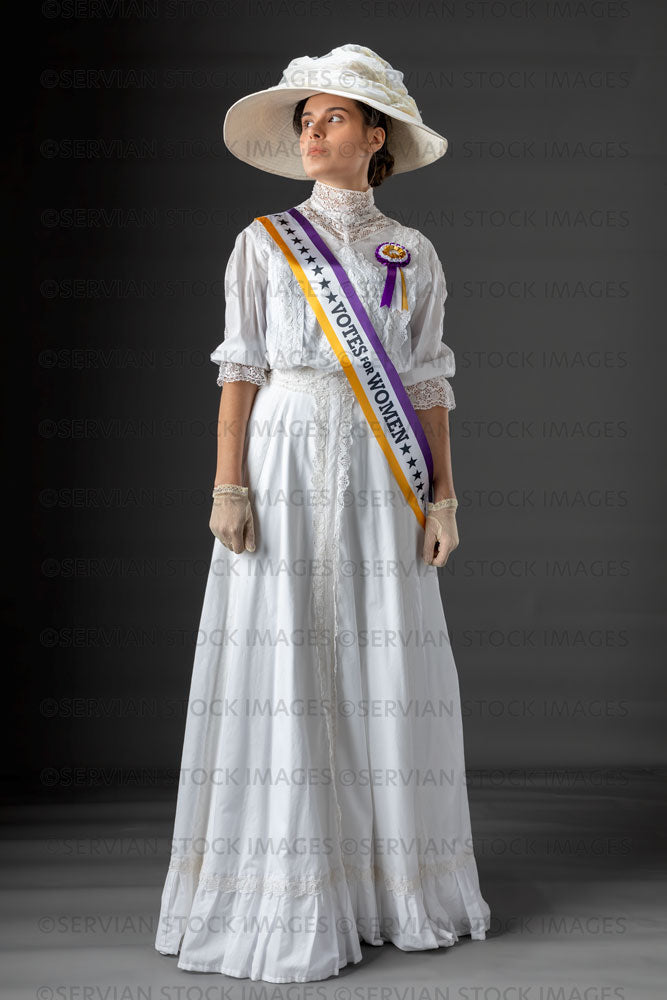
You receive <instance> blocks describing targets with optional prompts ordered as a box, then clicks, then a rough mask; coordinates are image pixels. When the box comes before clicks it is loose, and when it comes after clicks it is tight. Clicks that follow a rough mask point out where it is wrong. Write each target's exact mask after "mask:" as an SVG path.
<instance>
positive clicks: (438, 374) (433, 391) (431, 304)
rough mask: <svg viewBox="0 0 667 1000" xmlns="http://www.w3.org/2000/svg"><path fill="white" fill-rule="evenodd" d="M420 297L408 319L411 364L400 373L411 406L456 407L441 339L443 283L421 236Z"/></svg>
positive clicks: (452, 367)
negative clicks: (421, 271) (408, 368)
mask: <svg viewBox="0 0 667 1000" xmlns="http://www.w3.org/2000/svg"><path fill="white" fill-rule="evenodd" d="M422 240H423V243H422V246H423V250H422V258H421V261H422V266H423V268H424V271H423V275H422V282H421V295H420V300H419V301H418V302H417V304H416V306H415V308H414V310H413V312H412V316H411V318H410V338H411V340H410V344H411V366H410V370H409V371H407V372H403V373H402V374H401V380H402V382H403V384H404V386H405V388H406V391H407V394H408V396H409V397H410V401H411V402H412V405H413V406H414V407H415V409H422V410H427V409H429V408H430V407H432V406H444V407H446V408H447V409H448V410H453V409H454V408H455V407H456V401H455V399H454V391H453V389H452V387H451V385H450V384H449V382H448V378H450V377H451V376H452V375H454V373H455V371H456V363H455V360H454V352H453V351H452V349H451V347H449V346H448V345H447V344H446V343H445V342H444V341H443V339H442V335H443V323H444V319H445V300H446V298H447V282H446V280H445V272H444V270H443V268H442V264H441V262H440V258H439V257H438V255H437V253H436V250H435V247H434V246H433V244H432V243H431V241H430V240H428V239H426V237H424V236H422Z"/></svg>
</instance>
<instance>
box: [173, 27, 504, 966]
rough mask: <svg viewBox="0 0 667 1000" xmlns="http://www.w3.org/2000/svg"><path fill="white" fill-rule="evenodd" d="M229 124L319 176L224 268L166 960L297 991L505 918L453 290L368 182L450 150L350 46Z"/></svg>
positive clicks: (246, 107)
mask: <svg viewBox="0 0 667 1000" xmlns="http://www.w3.org/2000/svg"><path fill="white" fill-rule="evenodd" d="M304 82H305V83H306V84H307V86H304ZM290 130H293V131H292V137H291V139H290ZM294 133H296V135H297V136H298V139H295V136H294ZM224 134H225V141H226V142H227V145H228V146H229V148H230V149H231V150H232V152H234V153H235V155H237V156H239V157H240V158H241V159H243V160H244V161H246V162H249V163H252V164H253V165H255V166H257V167H259V168H261V169H263V170H267V171H269V172H270V173H277V174H281V175H283V176H288V177H296V178H299V177H300V178H309V179H310V180H313V181H314V184H313V188H312V192H311V194H310V197H309V198H307V199H306V200H305V201H303V202H301V203H300V204H299V205H298V206H296V207H295V208H294V209H291V210H289V211H286V212H282V213H277V214H275V215H269V216H260V217H258V218H257V219H255V220H253V222H252V223H250V225H248V226H247V227H246V228H245V229H244V230H243V231H242V232H241V233H240V234H239V235H238V237H237V239H236V244H235V246H234V250H233V253H232V255H231V258H230V260H229V264H228V267H227V272H226V279H225V288H226V313H225V321H226V324H225V326H226V328H225V338H224V341H223V343H222V344H220V346H219V347H218V348H217V349H216V351H214V352H213V354H212V355H211V358H212V360H213V361H215V363H216V364H218V365H219V378H218V383H219V384H220V385H222V386H223V387H224V388H223V392H222V398H221V402H220V414H219V438H218V463H217V469H216V476H215V487H214V491H213V496H214V502H213V510H212V514H211V521H210V527H211V530H212V532H213V534H214V535H215V542H214V549H213V559H212V564H211V570H210V573H209V576H208V581H207V586H206V594H205V598H204V606H203V611H202V619H201V629H200V642H199V644H198V647H197V651H196V656H195V663H194V670H193V677H192V685H191V690H190V702H189V707H190V711H189V713H188V719H187V726H186V732H185V742H184V747H183V756H182V762H181V784H180V788H179V794H178V803H177V810H176V821H175V828H174V840H173V845H172V857H171V862H170V866H169V871H168V874H167V879H166V883H165V886H164V891H163V895H162V909H161V914H160V929H159V932H158V935H157V939H156V948H157V949H158V950H159V951H160V952H162V953H164V954H179V952H180V954H179V960H178V967H179V968H181V969H189V970H196V971H207V972H222V973H225V974H227V975H230V976H237V977H241V978H250V979H255V980H256V979H262V980H266V981H268V982H274V983H282V982H307V981H311V980H319V979H325V978H327V977H328V976H331V975H337V974H338V972H339V970H340V969H341V968H342V967H343V966H345V965H346V964H347V963H349V962H359V961H360V960H361V958H362V952H361V948H360V942H365V943H367V944H373V945H381V944H383V942H384V941H391V942H393V943H394V944H395V945H396V946H397V947H398V948H401V949H404V950H419V949H429V948H438V947H441V946H445V947H446V946H451V945H453V944H454V943H455V942H456V941H457V940H458V937H459V936H461V935H464V934H470V935H471V937H472V938H476V939H483V938H484V937H485V931H486V930H487V929H488V927H489V919H490V913H489V907H488V905H487V904H486V902H485V900H484V899H483V897H482V895H481V892H480V887H479V882H478V874H477V868H476V863H475V858H474V854H473V850H472V839H471V830H470V817H469V811H468V800H467V792H466V784H465V766H464V754H463V738H462V728H461V708H460V696H459V688H458V679H457V674H456V667H455V664H454V660H453V656H452V652H451V648H450V645H449V637H448V633H447V626H446V623H445V618H444V612H443V607H442V601H441V598H440V592H439V587H438V576H437V567H439V566H443V565H444V564H445V562H446V561H447V558H448V556H449V554H450V553H451V552H452V551H453V550H454V549H455V548H456V546H457V545H458V534H457V529H456V519H455V515H456V498H455V494H454V486H453V481H452V471H451V459H450V447H449V429H448V415H449V414H448V411H449V410H450V409H452V408H453V407H454V396H453V393H452V390H451V386H450V384H449V382H448V381H447V376H448V375H452V374H453V373H454V358H453V354H452V351H451V350H450V348H449V347H447V345H446V344H444V343H443V342H442V340H441V336H442V322H443V316H444V301H445V298H446V294H447V292H446V288H445V279H444V274H443V271H442V266H441V264H440V261H439V259H438V256H437V254H436V252H435V250H434V248H433V245H432V244H431V243H430V241H429V240H428V239H427V238H426V237H425V236H423V235H422V234H421V233H420V232H418V231H417V230H415V229H411V228H409V227H406V226H403V225H401V224H399V223H398V222H396V221H395V220H393V219H390V218H388V217H387V216H385V215H384V214H383V213H382V212H381V211H380V209H379V208H378V207H377V206H376V205H375V201H374V193H373V191H374V188H375V187H377V186H379V185H380V184H381V183H382V182H383V181H384V180H385V179H386V178H387V177H389V176H390V175H391V174H392V173H398V172H401V171H406V170H411V169H415V168H416V167H419V166H423V165H426V164H427V163H430V162H432V161H433V160H435V159H437V158H438V157H439V156H442V155H443V153H444V152H445V150H446V148H447V143H446V140H445V139H443V138H442V137H441V136H439V135H437V133H435V132H433V130H432V129H429V128H428V127H427V126H425V125H424V124H423V123H422V122H421V117H420V115H419V112H418V111H417V108H416V105H415V103H414V101H413V100H412V98H410V96H409V95H408V93H407V90H406V89H405V87H404V85H403V82H402V74H401V73H397V72H396V71H394V70H393V69H392V68H391V66H390V65H389V64H388V63H386V62H385V61H384V60H382V59H381V58H380V57H379V56H378V55H377V54H376V53H374V52H373V51H372V50H370V49H367V48H364V47H361V46H358V45H343V46H340V47H339V48H336V49H334V50H333V51H332V52H330V53H328V54H327V55H325V56H322V57H321V58H318V59H314V58H310V57H303V58H300V59H296V60H293V61H292V62H291V63H290V64H289V66H288V67H287V69H286V70H285V73H284V74H283V78H282V80H281V82H280V84H278V86H277V87H272V88H270V89H269V90H267V91H263V92H260V93H258V94H253V95H249V96H248V97H246V98H243V99H242V100H241V101H239V102H237V103H236V104H235V105H233V106H232V108H231V109H230V110H229V112H228V114H227V117H226V119H225V132H224ZM383 379H384V381H382V380H383ZM378 380H380V381H379V382H378ZM378 385H380V390H379V391H376V390H377V387H378ZM373 407H375V408H376V409H375V410H373ZM406 454H407V456H412V457H408V458H406V457H405V456H406ZM422 462H423V463H424V464H422V465H420V463H422ZM413 466H414V468H415V470H416V471H414V472H412V476H413V477H414V481H412V480H409V479H408V477H409V476H410V475H411V469H412V467H413ZM422 468H423V469H425V470H427V471H425V472H424V476H423V478H422V474H421V472H420V469H422ZM427 489H428V495H427ZM423 508H424V509H423Z"/></svg>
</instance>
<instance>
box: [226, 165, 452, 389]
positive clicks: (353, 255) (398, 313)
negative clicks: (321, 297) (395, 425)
mask: <svg viewBox="0 0 667 1000" xmlns="http://www.w3.org/2000/svg"><path fill="white" fill-rule="evenodd" d="M296 207H297V208H298V209H299V211H301V212H302V213H303V215H305V216H306V217H307V218H308V219H310V220H311V221H312V222H313V223H314V224H315V226H316V227H317V228H319V229H320V230H321V231H323V233H324V238H325V240H326V241H327V243H328V244H329V246H330V247H331V249H332V250H333V252H334V253H335V254H336V256H337V257H338V259H339V261H340V262H341V264H342V265H343V267H344V268H345V270H346V271H347V273H348V275H349V276H350V279H351V281H352V283H353V285H354V286H355V287H356V288H357V289H358V291H359V292H360V296H361V298H362V301H363V303H364V305H365V307H366V309H367V311H368V313H369V316H370V319H371V321H372V323H373V326H374V327H375V329H376V331H377V333H378V336H379V337H380V340H381V341H382V343H383V345H384V347H385V350H386V351H387V353H388V355H389V357H390V358H391V360H392V362H393V363H394V366H395V367H396V370H397V372H398V373H399V375H400V377H401V380H402V382H403V384H404V385H405V387H406V390H407V392H408V395H409V396H410V399H411V402H412V405H413V406H414V407H415V409H428V408H430V407H432V406H445V407H446V408H447V409H454V407H455V405H456V403H455V400H454V393H453V391H452V387H451V385H450V384H449V382H448V380H447V379H448V377H451V376H452V375H454V372H455V362H454V353H453V351H452V350H451V348H450V347H448V346H447V344H445V343H444V342H443V340H442V332H443V320H444V314H445V299H446V298H447V287H446V282H445V275H444V271H443V268H442V264H441V262H440V259H439V258H438V255H437V253H436V251H435V248H434V246H433V244H432V243H431V241H430V240H429V239H428V238H427V237H426V236H424V235H423V234H422V233H420V232H419V230H417V229H412V228H410V227H408V226H403V225H401V224H400V223H399V222H397V221H396V220H394V219H391V218H389V217H388V216H386V215H384V214H383V213H382V212H380V210H379V209H378V208H377V206H376V205H375V201H374V192H373V188H370V189H369V190H368V191H352V190H348V189H345V188H334V187H331V186H330V185H328V184H325V183H324V182H322V181H315V183H314V186H313V190H312V193H311V195H310V197H309V198H308V199H307V200H306V201H303V202H301V203H300V204H299V205H297V206H296ZM387 240H392V241H394V242H398V243H401V244H402V245H403V246H405V247H407V249H408V250H409V251H410V254H411V260H410V263H409V264H408V265H407V267H405V268H403V272H404V275H405V283H406V288H407V300H408V308H407V309H402V308H401V282H400V276H397V279H396V283H395V286H394V294H393V297H392V304H391V306H390V307H389V308H388V307H387V306H380V300H381V298H382V291H383V288H384V283H385V279H386V276H387V272H386V268H385V267H384V266H383V265H382V264H380V263H379V262H378V261H377V260H376V258H375V248H376V247H377V245H378V244H379V243H382V242H385V241H387ZM225 302H226V305H225V337H224V340H223V342H222V343H221V344H220V345H219V346H218V347H217V348H216V349H215V351H213V353H212V354H211V360H212V361H214V362H215V363H216V364H217V365H218V366H219V373H218V385H223V383H224V382H230V381H239V380H243V381H248V382H254V383H255V384H256V385H262V384H263V383H264V382H265V381H266V374H267V371H268V370H269V369H271V368H283V369H284V368H302V367H305V368H317V369H320V370H324V371H338V370H340V362H339V361H338V359H337V358H336V356H335V354H334V352H333V350H332V348H331V346H330V344H329V342H328V340H327V339H326V337H325V336H324V334H323V332H322V330H321V329H320V327H319V324H318V323H317V320H316V317H315V315H314V313H313V311H312V310H311V308H310V306H309V305H308V304H307V302H306V301H305V299H304V297H303V293H302V292H301V289H300V288H299V286H298V284H297V282H296V279H295V278H294V275H293V273H292V270H291V268H290V266H289V264H288V263H287V261H286V260H285V258H284V256H283V254H282V252H281V251H280V250H279V248H278V247H277V246H276V245H275V244H274V242H273V240H272V239H271V237H270V236H269V234H268V233H267V232H266V230H265V229H264V227H263V226H262V224H261V223H260V222H257V221H255V220H253V221H252V222H251V223H250V224H249V225H248V226H246V227H245V229H243V230H241V232H240V233H239V234H238V236H237V237H236V242H235V244H234V248H233V250H232V253H231V256H230V258H229V261H228V264H227V269H226V272H225Z"/></svg>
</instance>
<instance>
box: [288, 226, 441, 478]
mask: <svg viewBox="0 0 667 1000" xmlns="http://www.w3.org/2000/svg"><path fill="white" fill-rule="evenodd" d="M287 214H288V215H291V216H292V217H293V218H295V219H296V220H297V222H298V223H299V225H300V226H302V228H303V229H304V230H305V231H306V232H307V233H308V236H309V237H310V239H311V240H312V241H313V243H314V244H315V246H316V247H317V249H318V250H319V251H320V253H321V254H322V256H323V257H324V258H325V259H326V261H327V263H328V264H330V266H331V268H332V269H333V271H334V273H335V275H336V277H337V278H338V281H339V282H340V286H341V288H342V289H343V290H344V292H345V294H346V295H347V297H348V299H349V301H350V304H351V306H352V309H353V311H354V314H355V315H356V317H357V319H358V320H359V322H360V323H361V325H362V327H363V328H364V332H365V333H366V336H367V337H368V339H369V340H370V342H371V344H372V346H373V349H374V350H375V353H376V354H377V356H378V358H379V359H380V362H381V363H382V366H383V367H384V369H385V371H386V373H387V376H388V378H389V381H390V382H391V384H392V386H393V388H394V392H395V393H396V396H397V397H398V399H399V400H400V403H401V405H402V407H403V409H404V410H405V413H406V416H407V418H408V421H409V423H410V426H411V427H412V430H413V433H414V435H415V437H416V439H417V442H418V444H419V447H420V448H421V450H422V454H423V456H424V461H425V462H426V468H427V471H428V476H429V484H428V486H429V494H430V493H431V487H432V482H433V455H432V454H431V448H430V446H429V443H428V440H427V438H426V434H425V433H424V428H423V427H422V425H421V423H420V421H419V417H418V416H417V413H416V411H415V408H414V406H413V405H412V403H411V402H410V397H409V396H408V394H407V392H406V391H405V386H404V385H403V383H402V382H401V379H400V377H399V374H398V372H397V371H396V368H395V367H394V365H393V362H392V360H391V358H390V357H389V355H388V354H387V352H386V351H385V349H384V345H383V344H382V341H381V340H380V338H379V337H378V335H377V333H376V332H375V327H374V326H373V324H372V323H371V321H370V319H369V316H368V313H367V312H366V310H365V308H364V306H363V303H362V302H361V300H360V298H359V296H358V295H357V293H356V291H355V288H354V285H353V284H352V282H351V281H350V279H349V278H348V276H347V274H346V272H345V268H344V267H343V266H342V264H339V263H338V260H337V258H336V257H335V256H334V254H333V253H332V251H331V250H330V249H329V247H328V246H327V244H326V243H325V242H324V240H323V239H322V237H321V236H320V234H319V233H318V231H317V230H316V229H315V227H314V226H313V225H312V224H311V223H310V222H309V221H308V219H306V218H305V216H303V215H302V214H301V212H300V211H299V210H298V208H290V209H288V211H287ZM393 270H394V281H395V280H396V265H395V264H394V265H393ZM387 280H389V275H388V274H387ZM385 287H386V286H385Z"/></svg>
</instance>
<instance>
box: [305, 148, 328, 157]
mask: <svg viewBox="0 0 667 1000" xmlns="http://www.w3.org/2000/svg"><path fill="white" fill-rule="evenodd" d="M319 153H326V149H317V148H315V149H309V150H308V156H317V155H318V154H319Z"/></svg>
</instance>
